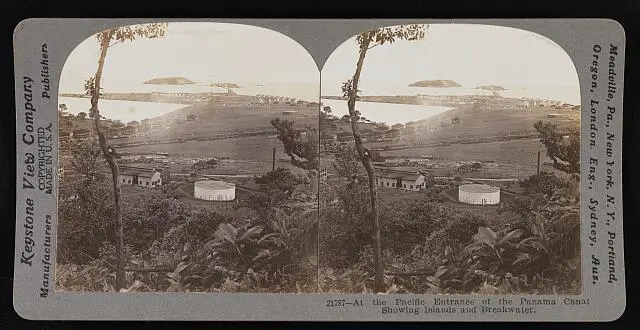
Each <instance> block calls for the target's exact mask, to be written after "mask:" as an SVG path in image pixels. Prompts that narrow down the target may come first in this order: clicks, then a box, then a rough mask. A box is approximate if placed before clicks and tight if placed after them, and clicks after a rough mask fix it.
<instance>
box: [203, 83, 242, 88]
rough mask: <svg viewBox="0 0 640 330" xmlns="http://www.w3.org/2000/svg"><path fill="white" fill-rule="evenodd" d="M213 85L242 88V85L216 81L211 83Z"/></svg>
mask: <svg viewBox="0 0 640 330" xmlns="http://www.w3.org/2000/svg"><path fill="white" fill-rule="evenodd" d="M209 86H211V87H220V88H241V87H242V86H240V85H238V84H234V83H215V84H211V85H209Z"/></svg>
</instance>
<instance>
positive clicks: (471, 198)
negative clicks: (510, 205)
mask: <svg viewBox="0 0 640 330" xmlns="http://www.w3.org/2000/svg"><path fill="white" fill-rule="evenodd" d="M458 200H459V201H460V202H463V203H467V204H473V205H495V204H498V203H500V188H497V187H492V186H489V185H486V184H465V185H461V186H460V187H459V188H458Z"/></svg>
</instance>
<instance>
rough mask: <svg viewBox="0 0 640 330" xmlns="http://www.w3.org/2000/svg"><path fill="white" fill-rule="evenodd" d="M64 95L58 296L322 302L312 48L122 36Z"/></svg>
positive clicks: (281, 42) (167, 31) (283, 42)
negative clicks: (316, 296)
mask: <svg viewBox="0 0 640 330" xmlns="http://www.w3.org/2000/svg"><path fill="white" fill-rule="evenodd" d="M59 86H60V88H59V91H58V92H59V93H58V124H59V134H58V136H59V159H58V164H59V166H58V168H59V179H58V230H57V231H58V234H57V244H56V245H57V258H56V265H55V290H56V291H57V292H69V291H72V292H78V291H101V292H270V293H271V292H272V293H278V292H282V293H313V292H316V291H317V267H318V261H317V260H318V258H317V255H318V249H317V246H318V240H317V235H318V227H317V224H318V200H317V198H318V177H319V175H318V146H319V136H318V122H319V109H320V106H321V104H320V103H319V101H320V95H319V86H320V73H319V71H318V68H317V66H316V63H315V62H314V60H313V58H312V57H311V56H310V55H309V54H308V53H307V51H306V50H305V49H304V48H303V47H302V46H300V45H299V44H298V43H296V42H295V41H294V40H292V39H291V38H289V37H287V36H285V35H283V34H280V33H278V32H274V31H271V30H268V29H264V28H259V27H255V26H249V25H241V24H227V23H210V22H208V23H204V22H169V23H163V22H161V23H150V24H139V25H129V26H121V27H114V28H112V29H109V30H105V31H102V32H99V33H97V34H95V35H93V36H90V37H89V38H87V39H86V40H85V41H83V42H82V43H80V44H79V45H78V46H77V47H76V48H75V49H74V50H73V51H72V53H71V54H70V56H69V57H68V59H67V61H66V63H65V65H64V67H63V70H62V74H61V78H60V85H59Z"/></svg>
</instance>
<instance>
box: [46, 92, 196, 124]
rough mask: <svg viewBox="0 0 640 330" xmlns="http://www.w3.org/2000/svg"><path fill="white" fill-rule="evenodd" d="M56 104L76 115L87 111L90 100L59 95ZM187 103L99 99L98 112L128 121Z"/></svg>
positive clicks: (148, 116)
mask: <svg viewBox="0 0 640 330" xmlns="http://www.w3.org/2000/svg"><path fill="white" fill-rule="evenodd" d="M58 104H65V105H66V106H67V109H68V110H69V113H71V114H74V115H77V114H78V113H80V112H86V113H87V114H88V113H89V109H91V102H90V100H89V98H80V97H59V98H58ZM187 106H188V105H187V104H175V103H155V102H139V101H120V100H100V113H101V114H102V115H103V116H105V117H107V118H109V119H113V120H121V121H123V122H125V123H126V122H129V121H132V120H137V121H140V120H142V119H145V118H153V117H157V116H161V115H164V114H166V113H169V112H171V111H174V110H177V109H180V108H184V107H187Z"/></svg>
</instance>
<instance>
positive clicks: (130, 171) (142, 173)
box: [118, 166, 162, 187]
mask: <svg viewBox="0 0 640 330" xmlns="http://www.w3.org/2000/svg"><path fill="white" fill-rule="evenodd" d="M118 180H120V184H127V185H132V186H139V187H158V186H161V185H162V173H161V172H160V171H158V170H156V169H155V168H144V167H133V166H121V167H120V177H119V179H118Z"/></svg>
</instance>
